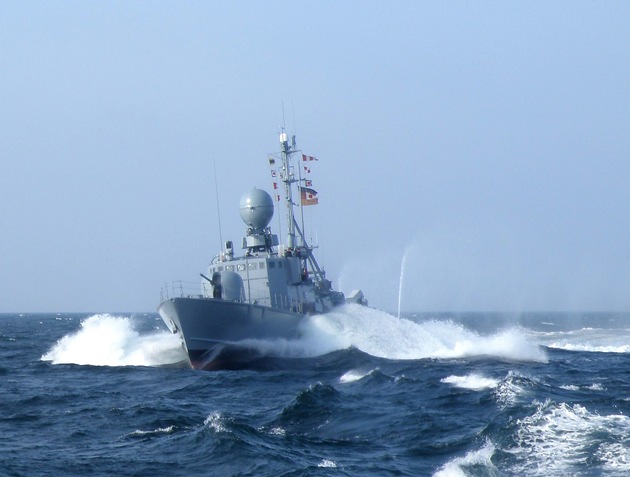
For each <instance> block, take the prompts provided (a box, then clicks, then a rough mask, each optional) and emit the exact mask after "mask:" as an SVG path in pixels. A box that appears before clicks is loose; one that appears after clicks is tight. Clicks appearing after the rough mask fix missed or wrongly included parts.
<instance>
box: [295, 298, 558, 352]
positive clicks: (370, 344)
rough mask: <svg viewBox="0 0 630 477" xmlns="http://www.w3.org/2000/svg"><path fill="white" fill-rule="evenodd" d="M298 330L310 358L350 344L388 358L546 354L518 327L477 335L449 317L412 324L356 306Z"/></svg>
mask: <svg viewBox="0 0 630 477" xmlns="http://www.w3.org/2000/svg"><path fill="white" fill-rule="evenodd" d="M302 331H303V338H302V339H301V340H299V343H298V344H299V345H300V347H301V349H302V351H304V352H305V353H306V354H308V355H311V356H315V355H318V354H324V353H328V352H331V351H334V350H338V349H346V348H349V347H351V346H354V347H356V348H358V349H360V350H361V351H363V352H365V353H368V354H370V355H372V356H376V357H381V358H387V359H424V358H462V357H473V356H494V357H498V358H505V359H510V360H514V361H537V362H546V361H547V356H546V354H545V352H544V351H543V350H542V349H541V348H540V347H539V346H538V345H537V344H535V343H532V342H531V339H530V338H529V337H528V336H527V335H526V334H525V333H523V332H522V331H521V330H520V329H509V330H505V331H501V332H499V333H497V334H494V335H491V336H481V335H479V334H478V333H476V332H474V331H472V330H469V329H467V328H465V327H464V326H462V325H459V324H456V323H453V322H452V321H440V320H433V321H427V322H422V323H416V322H413V321H411V320H408V319H404V318H401V319H399V318H396V317H395V316H392V315H390V314H388V313H385V312H383V311H380V310H375V309H373V308H366V307H362V306H360V305H346V306H344V307H342V308H340V309H338V310H335V311H333V312H330V313H327V314H325V315H316V316H311V317H309V318H308V319H307V320H306V321H305V323H304V326H303V327H302Z"/></svg>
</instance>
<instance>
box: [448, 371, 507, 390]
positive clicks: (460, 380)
mask: <svg viewBox="0 0 630 477" xmlns="http://www.w3.org/2000/svg"><path fill="white" fill-rule="evenodd" d="M441 382H443V383H447V384H452V385H453V386H455V387H458V388H463V389H471V390H473V391H482V390H484V389H494V388H496V387H498V386H499V381H498V380H497V379H492V378H486V377H484V376H482V375H480V374H477V373H472V374H468V375H466V376H448V377H447V378H444V379H442V380H441Z"/></svg>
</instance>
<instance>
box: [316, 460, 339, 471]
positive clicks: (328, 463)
mask: <svg viewBox="0 0 630 477" xmlns="http://www.w3.org/2000/svg"><path fill="white" fill-rule="evenodd" d="M317 467H324V468H330V469H336V468H337V463H336V462H335V461H333V460H328V459H322V461H321V462H320V463H319V464H317Z"/></svg>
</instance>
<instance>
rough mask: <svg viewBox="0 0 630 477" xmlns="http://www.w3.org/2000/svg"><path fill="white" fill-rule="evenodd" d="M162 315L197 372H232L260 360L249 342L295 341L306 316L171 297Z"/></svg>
mask: <svg viewBox="0 0 630 477" xmlns="http://www.w3.org/2000/svg"><path fill="white" fill-rule="evenodd" d="M158 312H159V313H160V316H161V317H162V319H163V320H164V322H165V323H166V325H167V326H168V327H169V329H170V330H171V331H172V332H174V333H179V335H180V337H181V338H182V342H183V345H184V347H185V351H186V353H187V354H188V358H189V361H190V365H191V366H192V367H193V368H195V369H226V368H227V369H229V368H238V367H242V366H245V365H246V364H247V363H248V362H251V361H252V360H255V359H256V358H259V357H260V353H259V352H257V351H256V350H255V349H254V348H253V347H252V346H251V345H250V346H248V344H247V340H273V339H284V340H291V339H295V338H297V337H298V336H299V333H298V325H299V323H300V322H301V321H302V319H303V318H304V315H303V314H300V313H293V312H290V311H282V310H276V309H273V308H270V307H266V306H260V305H255V304H249V303H241V302H233V301H225V300H220V299H213V298H188V297H181V298H169V299H166V300H164V301H163V302H162V303H160V306H159V307H158Z"/></svg>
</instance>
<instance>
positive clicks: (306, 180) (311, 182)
mask: <svg viewBox="0 0 630 477" xmlns="http://www.w3.org/2000/svg"><path fill="white" fill-rule="evenodd" d="M304 185H305V186H306V187H310V186H312V185H313V181H309V180H308V179H305V180H304Z"/></svg>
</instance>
